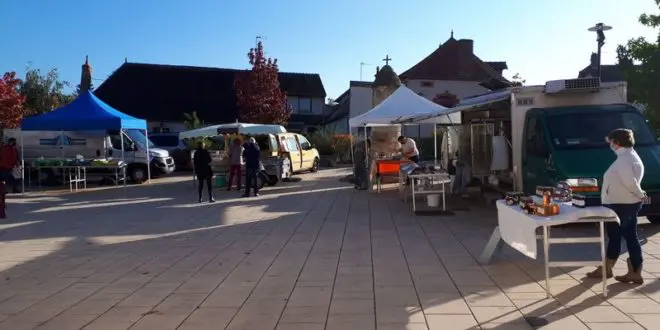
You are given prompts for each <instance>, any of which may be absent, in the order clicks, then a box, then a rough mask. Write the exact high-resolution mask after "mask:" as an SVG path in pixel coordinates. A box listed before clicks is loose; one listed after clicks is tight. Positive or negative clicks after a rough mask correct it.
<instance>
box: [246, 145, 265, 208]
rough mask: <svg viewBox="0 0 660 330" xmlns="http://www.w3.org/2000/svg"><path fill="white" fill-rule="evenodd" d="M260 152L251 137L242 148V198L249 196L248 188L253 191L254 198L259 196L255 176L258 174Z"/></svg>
mask: <svg viewBox="0 0 660 330" xmlns="http://www.w3.org/2000/svg"><path fill="white" fill-rule="evenodd" d="M260 154H261V152H260V150H259V145H258V144H257V141H256V140H255V139H254V138H253V137H251V138H249V139H248V141H247V143H245V145H244V146H243V160H244V161H245V194H243V197H249V196H250V188H252V190H253V191H254V196H255V197H256V196H259V187H258V185H257V175H258V174H259V169H260V163H259V158H260V156H261V155H260Z"/></svg>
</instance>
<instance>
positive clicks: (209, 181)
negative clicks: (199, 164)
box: [197, 176, 213, 199]
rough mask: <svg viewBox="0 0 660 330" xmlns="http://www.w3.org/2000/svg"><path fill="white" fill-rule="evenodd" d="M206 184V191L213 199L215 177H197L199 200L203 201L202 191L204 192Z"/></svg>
mask: <svg viewBox="0 0 660 330" xmlns="http://www.w3.org/2000/svg"><path fill="white" fill-rule="evenodd" d="M204 182H206V190H208V192H209V198H210V199H212V198H213V177H212V176H198V177H197V191H198V193H199V199H202V190H204Z"/></svg>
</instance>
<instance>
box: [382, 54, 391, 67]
mask: <svg viewBox="0 0 660 330" xmlns="http://www.w3.org/2000/svg"><path fill="white" fill-rule="evenodd" d="M391 60H392V59H391V58H390V55H385V58H384V59H383V61H385V65H389V64H390V61H391Z"/></svg>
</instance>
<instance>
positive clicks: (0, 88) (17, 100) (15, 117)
mask: <svg viewBox="0 0 660 330" xmlns="http://www.w3.org/2000/svg"><path fill="white" fill-rule="evenodd" d="M20 84H21V80H20V79H18V78H16V72H7V73H5V74H4V75H3V76H2V78H0V145H2V144H3V143H4V129H5V128H17V127H19V126H20V125H21V120H23V113H24V108H23V103H24V102H25V97H23V96H22V95H21V94H19V92H18V87H19V86H20Z"/></svg>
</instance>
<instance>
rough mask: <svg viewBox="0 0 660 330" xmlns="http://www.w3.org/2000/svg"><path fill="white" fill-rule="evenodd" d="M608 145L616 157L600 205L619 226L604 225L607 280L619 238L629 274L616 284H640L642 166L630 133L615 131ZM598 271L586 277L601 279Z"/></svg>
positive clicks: (607, 177) (617, 254)
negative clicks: (605, 228)
mask: <svg viewBox="0 0 660 330" xmlns="http://www.w3.org/2000/svg"><path fill="white" fill-rule="evenodd" d="M607 142H608V143H609V144H610V148H612V151H614V153H616V157H617V158H616V160H615V161H614V162H613V163H612V165H610V167H609V168H608V169H607V171H606V172H605V175H604V176H603V187H602V190H601V201H602V204H603V206H606V207H608V208H610V209H612V210H613V211H614V212H615V213H616V215H617V216H618V217H619V221H620V223H619V224H617V223H616V222H609V223H607V236H608V240H609V242H608V244H607V253H606V254H607V262H606V267H607V268H606V273H607V277H608V278H611V277H612V276H613V274H612V267H613V266H614V264H615V263H616V261H617V259H618V258H619V255H620V254H621V238H622V237H623V239H625V241H626V246H627V248H628V254H629V256H630V257H629V258H628V273H627V274H625V275H623V276H615V277H614V278H615V279H616V280H617V281H619V282H624V283H635V284H642V283H643V282H644V280H643V278H642V262H643V260H642V247H641V245H640V244H639V239H638V237H637V213H639V210H640V209H641V208H642V204H643V202H644V201H645V200H646V198H647V197H646V193H645V192H644V190H642V187H641V185H640V184H641V182H642V178H643V177H644V164H643V163H642V160H641V159H640V158H639V155H637V152H635V150H634V149H633V146H634V145H635V138H634V136H633V132H632V131H631V130H629V129H616V130H614V131H612V132H610V134H608V135H607ZM601 274H602V272H601V268H600V267H599V268H598V269H596V270H595V271H593V272H591V273H588V274H587V276H588V277H593V278H600V277H601V276H602V275H601Z"/></svg>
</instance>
